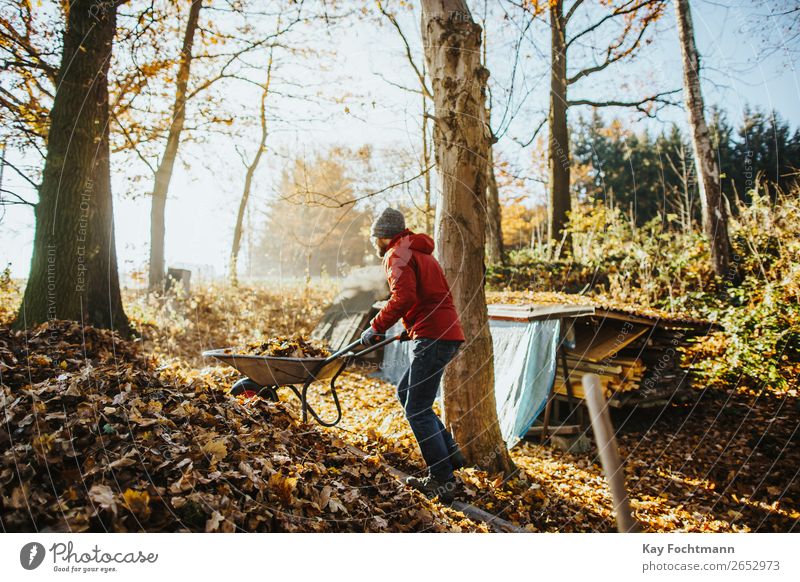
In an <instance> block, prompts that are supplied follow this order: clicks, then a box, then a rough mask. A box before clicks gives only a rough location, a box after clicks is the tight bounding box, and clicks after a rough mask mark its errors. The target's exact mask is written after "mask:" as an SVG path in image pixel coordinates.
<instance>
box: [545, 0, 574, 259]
mask: <svg viewBox="0 0 800 582" xmlns="http://www.w3.org/2000/svg"><path fill="white" fill-rule="evenodd" d="M565 28H566V22H565V20H564V3H563V0H554V1H553V2H551V3H550V40H551V53H550V61H551V63H550V115H549V117H548V127H549V130H550V134H549V143H548V155H547V159H548V170H549V171H548V174H549V176H548V181H549V184H548V196H549V200H548V205H547V210H548V212H547V236H548V238H549V239H550V241H551V242H552V243H553V244H556V245H558V244H559V243H560V242H561V240H562V238H564V246H563V248H562V252H565V251H567V250H569V249H570V248H571V243H572V240H571V237H570V236H569V235H567V236H566V238H565V234H564V229H565V227H566V225H567V220H568V219H567V213H568V212H569V211H570V206H571V201H570V193H569V134H568V133H567V43H566V31H565Z"/></svg>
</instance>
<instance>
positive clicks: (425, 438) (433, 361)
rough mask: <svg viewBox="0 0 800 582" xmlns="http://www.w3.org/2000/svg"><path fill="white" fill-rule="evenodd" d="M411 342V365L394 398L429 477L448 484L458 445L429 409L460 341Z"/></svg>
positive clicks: (422, 340)
mask: <svg viewBox="0 0 800 582" xmlns="http://www.w3.org/2000/svg"><path fill="white" fill-rule="evenodd" d="M413 341H414V353H413V356H412V358H411V365H410V366H409V368H408V370H406V373H405V374H403V378H402V379H401V380H400V383H399V384H398V385H397V398H398V399H399V400H400V404H401V405H402V406H403V410H404V411H405V413H406V418H407V419H408V423H409V424H410V425H411V430H412V431H413V432H414V437H416V439H417V443H419V448H420V450H421V451H422V458H423V459H425V463H426V464H427V465H428V469H429V470H430V474H431V475H432V476H433V477H434V478H435V479H437V480H438V481H449V480H450V479H452V478H453V467H452V465H451V464H450V454H451V453H452V452H453V451H455V450H456V449H457V448H458V446H457V445H456V443H455V441H454V440H453V437H452V435H451V434H450V433H449V432H448V430H447V429H446V428H445V427H444V425H443V424H442V421H441V420H439V417H438V416H436V413H435V412H434V411H433V409H432V406H433V401H434V400H435V399H436V392H437V391H438V389H439V381H440V380H441V379H442V373H443V372H444V368H445V366H447V364H448V363H449V362H450V360H452V359H453V357H454V356H455V355H456V352H457V351H458V348H459V347H460V346H461V343H462V342H458V341H448V340H432V339H418V340H413Z"/></svg>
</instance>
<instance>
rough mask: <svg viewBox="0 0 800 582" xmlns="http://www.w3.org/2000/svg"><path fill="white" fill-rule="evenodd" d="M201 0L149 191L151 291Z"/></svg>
mask: <svg viewBox="0 0 800 582" xmlns="http://www.w3.org/2000/svg"><path fill="white" fill-rule="evenodd" d="M202 4H203V3H202V0H193V1H192V5H191V6H190V7H189V20H188V22H187V23H186V31H185V33H184V36H183V47H182V49H181V62H180V65H179V66H178V79H177V83H176V87H175V103H174V105H173V107H172V123H171V124H170V127H169V133H168V135H167V146H166V148H165V149H164V155H163V156H162V158H161V163H160V164H159V165H158V168H157V169H156V176H155V184H154V185H153V195H152V198H151V200H150V277H149V284H150V290H151V291H160V290H162V289H163V287H164V271H165V265H164V237H165V232H166V223H165V221H164V215H165V211H166V206H167V193H168V192H169V183H170V180H172V170H173V168H174V167H175V159H176V158H177V157H178V145H179V144H180V140H181V132H182V131H183V124H184V121H185V120H186V87H187V86H188V84H189V72H190V68H191V64H192V44H193V43H194V33H195V31H196V30H197V21H198V18H199V16H200V8H201V7H202Z"/></svg>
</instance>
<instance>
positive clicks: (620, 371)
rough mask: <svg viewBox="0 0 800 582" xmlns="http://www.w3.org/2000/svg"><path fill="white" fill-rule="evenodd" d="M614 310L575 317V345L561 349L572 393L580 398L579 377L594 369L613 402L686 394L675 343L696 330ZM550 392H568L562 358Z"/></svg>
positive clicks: (684, 374) (687, 383) (685, 376)
mask: <svg viewBox="0 0 800 582" xmlns="http://www.w3.org/2000/svg"><path fill="white" fill-rule="evenodd" d="M664 323H666V322H664V321H663V320H655V321H648V320H647V319H645V318H642V317H636V316H632V315H631V314H629V313H621V312H619V311H616V312H614V311H611V310H608V311H605V310H604V311H599V312H598V313H596V314H595V316H594V317H590V318H581V319H578V320H575V322H574V324H573V325H574V336H575V342H574V343H575V347H574V348H571V349H566V350H565V352H566V366H567V373H568V375H569V380H570V383H571V385H572V395H573V396H574V397H576V398H581V399H583V397H584V394H583V385H582V382H581V381H582V379H583V376H584V375H585V374H588V373H592V374H597V375H598V376H599V377H600V384H601V386H602V387H603V389H604V391H605V395H606V398H607V399H608V401H609V403H610V404H611V405H612V406H623V405H634V404H635V405H644V404H647V403H657V402H664V401H665V400H670V399H678V400H680V399H682V398H683V397H684V396H686V395H687V394H688V389H689V388H690V381H689V376H688V372H687V370H686V369H684V368H682V367H681V359H680V352H679V350H678V347H679V346H680V345H682V344H683V343H684V341H685V340H686V339H687V337H688V336H690V335H696V334H697V333H699V332H698V330H697V329H693V328H687V327H682V326H675V325H674V322H670V323H671V324H673V325H669V326H667V325H664ZM558 372H559V373H558V374H557V376H556V382H555V386H554V391H555V393H556V394H559V395H562V396H568V390H567V383H566V381H565V376H566V375H565V373H564V369H563V366H562V363H561V362H559V370H558Z"/></svg>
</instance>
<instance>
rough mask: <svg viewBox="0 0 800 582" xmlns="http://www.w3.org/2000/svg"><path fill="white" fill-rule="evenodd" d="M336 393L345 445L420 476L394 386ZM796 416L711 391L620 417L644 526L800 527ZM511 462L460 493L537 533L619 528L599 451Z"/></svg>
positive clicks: (545, 453)
mask: <svg viewBox="0 0 800 582" xmlns="http://www.w3.org/2000/svg"><path fill="white" fill-rule="evenodd" d="M337 385H338V386H339V387H340V389H339V397H340V399H341V400H342V407H343V409H344V410H345V411H346V413H345V414H344V418H343V420H342V422H341V423H340V425H339V427H341V429H344V430H342V431H341V434H342V437H343V438H345V439H347V440H348V441H350V442H352V443H353V444H355V445H356V446H358V447H360V448H362V449H364V450H367V451H369V452H371V453H373V454H376V455H380V456H382V457H383V458H385V459H386V461H387V462H389V463H390V464H391V465H394V466H396V467H398V468H401V469H403V470H405V471H407V472H412V473H413V472H420V471H422V470H423V469H424V462H423V461H422V458H421V456H420V454H419V450H418V447H417V445H416V441H415V440H414V437H413V435H412V433H411V430H410V429H409V427H408V424H407V422H406V421H405V418H404V416H403V411H402V409H401V407H400V405H399V404H398V403H397V399H396V398H395V394H394V390H395V388H394V387H393V386H392V385H390V384H387V383H384V382H381V381H378V380H375V379H372V378H368V377H365V376H362V375H360V374H358V373H346V374H344V375H343V376H342V377H341V378H340V381H339V382H338V383H337ZM329 400H330V399H329V398H327V399H326V398H325V395H324V394H319V395H318V397H317V398H316V400H315V401H314V403H313V405H314V406H315V407H316V408H317V410H321V411H323V412H325V413H328V414H332V412H333V408H332V406H331V404H330V402H329ZM798 412H800V410H798V406H797V404H796V399H795V398H784V399H780V398H776V397H775V396H774V395H770V394H767V393H762V394H761V395H760V396H758V395H753V394H743V393H735V394H724V393H722V392H719V391H711V390H709V391H706V392H705V393H703V394H702V396H701V397H700V398H699V400H698V401H697V402H696V403H694V404H689V405H685V406H673V407H669V408H667V409H666V410H664V411H663V412H661V411H654V412H642V411H640V412H638V413H634V414H632V415H629V411H623V413H622V414H620V415H619V416H616V417H615V418H614V423H615V426H616V427H617V429H618V437H617V438H618V439H619V446H620V452H621V454H622V456H623V458H626V459H627V460H626V472H627V485H628V490H629V492H630V495H631V499H632V506H633V510H634V513H635V515H636V517H637V518H638V519H639V521H640V522H641V523H642V525H643V528H644V529H645V530H646V531H651V532H667V531H689V532H704V531H725V532H733V531H777V532H786V531H792V530H793V529H794V530H796V529H797V528H798V520H799V519H800V479H798V474H797V470H798V469H797V467H798V466H800V447H798V446H797V445H798V443H800V418H799V415H798ZM341 429H340V428H334V429H331V430H333V431H339V430H341ZM588 436H589V437H591V430H590V431H589V432H588ZM511 456H512V458H513V460H514V462H515V463H516V465H517V467H518V468H519V469H520V471H519V472H518V473H517V474H516V475H514V476H512V477H511V478H510V479H503V478H502V477H501V476H499V475H489V474H487V473H485V472H483V471H478V470H476V469H466V470H461V471H458V472H457V475H458V477H459V479H460V481H461V482H462V487H461V490H460V491H459V493H458V495H459V497H460V498H461V499H462V500H464V501H466V502H468V503H471V504H473V505H476V506H478V507H482V508H483V509H486V510H487V511H490V512H492V513H495V514H498V515H500V516H501V517H503V518H504V519H507V520H509V521H511V522H512V523H515V524H516V525H520V526H523V527H527V528H528V529H531V530H533V531H550V532H556V531H560V532H594V531H600V532H606V531H614V530H615V529H616V526H615V521H614V515H613V513H612V509H611V508H612V506H613V505H612V501H611V497H610V494H609V493H608V487H607V486H606V483H605V478H604V477H603V472H602V468H601V466H600V463H599V460H598V459H597V458H596V457H597V454H596V450H594V448H593V449H592V450H591V451H590V452H589V453H586V454H584V455H576V454H571V453H567V452H562V451H560V450H557V449H554V448H552V447H551V446H541V445H539V444H538V442H527V441H525V442H523V443H521V444H519V445H518V446H516V447H515V448H514V449H512V451H511Z"/></svg>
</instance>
